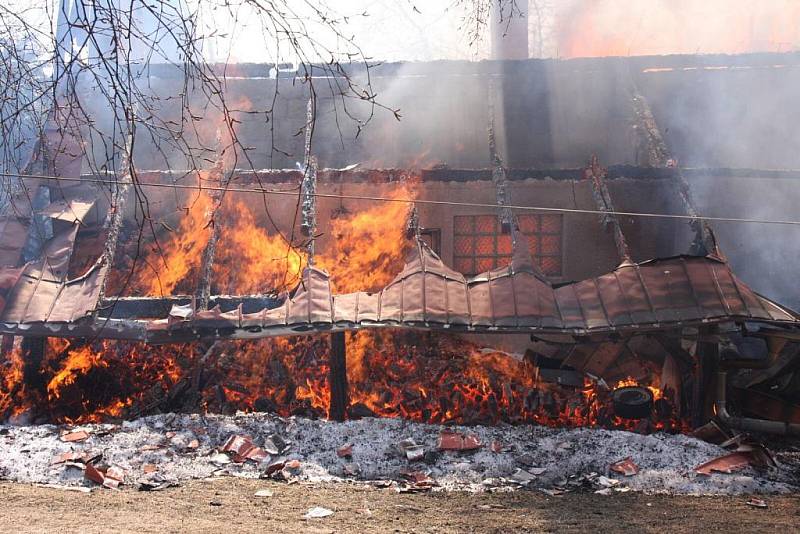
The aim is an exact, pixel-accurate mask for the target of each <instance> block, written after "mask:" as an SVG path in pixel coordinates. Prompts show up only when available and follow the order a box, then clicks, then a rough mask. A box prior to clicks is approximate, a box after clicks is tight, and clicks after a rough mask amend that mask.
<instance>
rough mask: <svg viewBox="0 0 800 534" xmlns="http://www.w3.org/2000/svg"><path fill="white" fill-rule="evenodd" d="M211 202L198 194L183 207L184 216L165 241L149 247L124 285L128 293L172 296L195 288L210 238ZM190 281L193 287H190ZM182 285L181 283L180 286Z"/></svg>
mask: <svg viewBox="0 0 800 534" xmlns="http://www.w3.org/2000/svg"><path fill="white" fill-rule="evenodd" d="M212 207H213V202H212V200H211V197H210V196H209V194H208V193H206V192H205V191H199V192H198V193H197V194H196V195H194V196H193V197H192V198H191V199H190V202H189V205H188V206H186V208H185V210H186V214H185V216H184V217H183V218H182V219H181V222H180V225H179V226H178V228H177V229H176V230H174V231H172V232H171V236H170V237H171V238H170V239H168V240H166V242H163V243H161V242H157V243H154V244H153V245H152V248H151V249H150V252H149V254H147V255H146V257H145V259H144V261H143V263H144V266H145V267H139V268H138V269H137V270H136V271H135V273H134V278H133V280H132V281H131V283H130V285H129V286H128V293H129V294H144V295H172V294H174V292H175V290H176V289H179V288H184V287H185V286H184V284H186V282H188V284H186V287H195V286H196V282H197V276H198V273H199V271H200V266H201V263H202V257H203V251H204V250H205V247H206V244H207V243H208V240H209V239H210V237H211V232H212V230H211V225H212V224H213V222H212V219H211V217H212V212H213V209H212ZM192 282H194V284H192ZM182 283H183V284H182Z"/></svg>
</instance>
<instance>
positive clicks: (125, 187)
mask: <svg viewBox="0 0 800 534" xmlns="http://www.w3.org/2000/svg"><path fill="white" fill-rule="evenodd" d="M796 61H797V59H796V57H795V56H793V55H765V56H756V55H744V56H734V57H727V56H707V57H706V56H676V57H663V58H652V57H650V58H629V59H597V60H574V61H561V62H559V61H539V60H526V61H497V62H489V63H481V64H464V65H461V64H448V63H444V64H421V65H404V64H399V65H398V64H389V65H384V66H382V67H381V68H380V69H378V70H377V71H373V72H372V75H373V76H375V77H376V80H377V81H376V83H378V84H379V85H381V84H382V85H383V86H384V87H385V88H386V89H387V91H389V92H391V91H392V90H395V91H397V94H398V95H405V96H404V98H406V99H407V101H404V102H400V106H401V108H402V109H407V110H408V112H407V116H406V117H405V118H404V119H403V121H401V122H400V123H399V124H400V125H402V126H397V123H396V121H395V119H394V118H388V117H387V118H382V119H376V120H375V121H373V122H371V123H369V124H368V125H367V126H366V128H367V133H368V134H369V135H363V136H361V137H356V139H355V140H354V141H352V140H347V141H345V139H350V137H347V136H342V135H340V133H338V132H340V130H339V128H342V126H341V125H340V124H337V121H336V111H335V107H334V106H335V104H336V103H335V100H334V99H327V100H326V99H320V100H319V101H314V102H313V105H314V106H316V120H315V121H314V127H313V129H312V128H311V127H310V122H309V121H308V117H309V116H310V110H311V108H312V101H311V100H309V98H308V94H306V93H305V92H304V89H303V88H302V87H292V86H290V85H287V86H286V87H285V88H282V89H281V91H284V98H283V100H282V102H283V104H282V105H284V106H285V107H284V109H282V110H280V113H279V114H280V115H281V117H280V118H281V120H282V121H283V122H282V123H281V124H282V126H281V128H279V129H277V130H274V129H272V126H271V125H265V124H264V123H260V122H259V121H258V119H257V116H256V118H253V115H254V114H251V113H250V111H249V110H251V109H257V108H258V107H259V106H260V105H261V102H259V99H265V98H269V95H270V94H271V93H273V92H274V91H276V90H277V89H276V88H277V87H278V86H279V85H280V84H281V83H282V81H285V80H291V79H292V78H293V77H295V76H296V75H297V74H296V73H294V72H288V71H286V70H285V69H284V70H275V71H273V72H269V69H268V68H267V67H265V66H263V65H242V66H240V67H239V69H238V72H237V76H235V77H231V78H230V79H228V80H227V81H226V94H227V98H228V100H229V101H231V102H237V104H236V106H237V111H235V112H234V113H233V114H232V115H233V119H232V120H231V119H230V118H226V117H223V116H217V117H216V119H215V118H214V112H213V111H212V110H209V116H208V117H206V118H205V122H204V123H203V124H204V126H203V128H201V129H200V130H199V131H196V132H195V134H194V135H196V136H197V137H198V139H199V140H200V141H202V143H201V144H203V145H204V146H207V147H209V148H208V157H207V158H205V164H204V165H202V167H203V168H202V169H200V170H181V169H186V168H189V167H190V165H189V164H188V163H187V162H186V161H185V160H181V159H180V157H176V156H175V155H174V154H164V153H162V152H160V151H159V147H158V146H157V145H156V144H154V143H151V144H148V143H146V142H142V143H140V144H138V145H137V146H136V147H135V148H134V151H133V152H132V154H131V158H132V160H133V161H134V162H138V163H136V167H135V168H134V167H127V168H128V169H129V171H128V172H127V173H123V174H121V175H112V174H110V173H108V172H105V171H98V170H97V169H91V168H90V167H89V166H88V165H87V162H86V161H87V160H86V157H85V155H86V152H87V150H92V151H95V152H96V151H98V150H100V148H98V147H87V146H86V142H85V141H83V140H82V137H81V136H80V135H79V133H76V132H80V129H81V125H75V124H71V123H70V120H71V119H70V118H69V114H68V113H65V109H63V108H59V109H57V110H56V111H55V112H54V113H53V114H52V115H51V119H50V122H49V129H48V130H47V132H46V134H45V135H44V136H43V137H42V138H41V139H40V142H39V143H38V145H37V147H36V148H35V149H34V151H33V152H32V155H31V159H30V163H29V165H28V167H27V168H28V173H27V174H28V175H29V179H25V180H24V181H23V182H21V187H20V189H19V190H18V191H17V193H16V195H17V199H16V200H17V202H11V203H9V206H14V207H15V209H13V210H12V209H7V210H6V211H5V213H4V215H3V217H2V226H1V227H0V228H2V239H1V240H0V241H1V242H2V249H0V252H2V256H1V257H0V260H1V261H0V263H2V266H3V267H2V271H1V272H2V277H1V278H0V280H2V286H0V287H2V301H0V303H1V305H0V307H1V308H2V309H1V310H0V330H1V331H2V333H3V335H4V337H3V339H4V342H3V349H2V350H3V357H4V358H5V364H4V367H3V376H2V381H0V409H2V413H3V419H4V420H10V421H31V422H90V421H104V420H116V419H121V418H134V417H138V416H142V415H148V414H155V413H164V412H176V411H177V412H218V413H229V412H233V411H236V410H245V411H271V412H277V413H279V414H282V415H306V416H310V417H330V418H332V419H337V420H344V419H357V418H361V417H366V416H387V417H401V418H407V419H412V420H416V421H423V422H434V423H453V422H454V423H465V424H476V423H484V424H492V423H498V422H509V423H526V422H527V423H541V424H546V425H553V426H597V427H603V428H614V429H630V430H637V431H639V432H642V433H648V432H652V431H655V430H666V431H670V432H689V431H692V430H693V429H695V428H699V427H702V426H703V425H704V424H705V423H707V422H708V421H711V420H715V421H717V423H718V424H720V425H722V426H729V427H731V428H735V429H740V430H747V431H754V432H773V433H781V434H797V433H798V430H800V426H798V425H800V408H798V407H797V405H796V404H794V403H795V402H796V401H797V391H798V389H797V376H798V375H797V361H798V360H797V358H796V355H797V350H798V347H797V345H796V340H797V339H798V335H800V329H799V327H800V317H799V316H798V315H797V314H796V313H795V312H794V311H792V310H791V309H790V308H788V307H786V306H784V305H782V304H780V303H779V302H778V301H777V300H775V299H770V298H767V297H766V296H764V295H762V294H760V293H758V292H757V291H755V290H754V289H752V288H751V287H750V284H751V283H752V282H750V283H748V282H746V281H745V280H744V279H742V278H740V277H739V276H737V274H736V272H735V271H736V269H735V268H732V265H733V266H734V267H735V265H736V263H737V261H738V262H742V257H741V255H738V254H739V253H738V251H734V252H733V254H734V257H733V258H732V260H731V261H729V259H728V256H727V251H726V248H725V235H726V232H729V231H730V230H729V229H728V228H727V227H726V228H725V230H724V231H723V232H722V233H721V237H722V238H721V239H718V237H717V234H716V233H715V228H714V227H713V226H712V222H710V221H707V220H705V219H703V218H702V217H701V216H700V215H699V214H698V213H699V210H698V207H697V206H696V204H695V200H694V199H693V191H692V189H693V188H692V184H694V183H703V181H704V180H705V181H707V182H709V183H714V180H719V179H721V178H723V179H725V180H728V181H729V182H731V183H732V184H733V185H731V187H736V180H737V178H741V177H742V176H746V175H754V176H762V175H766V174H770V173H774V171H758V170H750V171H747V172H744V171H741V170H730V169H726V168H725V167H726V161H728V160H727V159H726V158H728V157H729V156H730V154H727V153H726V152H725V150H724V149H720V148H719V146H716V147H715V146H714V144H713V140H704V141H702V142H703V143H705V146H704V148H703V150H704V157H706V158H710V159H713V157H719V162H720V163H719V167H716V168H696V167H695V168H684V167H683V162H684V161H688V162H690V163H691V162H693V161H696V158H697V154H696V152H694V150H695V149H696V147H697V144H698V143H699V142H700V141H699V140H698V139H697V138H696V136H697V135H698V134H699V132H698V130H697V125H696V124H695V123H692V124H688V125H687V124H680V123H676V124H672V123H671V122H670V120H671V119H670V116H669V112H668V111H664V110H665V109H666V108H667V106H666V104H665V103H666V102H668V101H670V99H673V100H674V99H676V98H683V99H686V100H687V101H688V102H690V101H691V98H692V97H691V94H687V91H686V90H685V89H684V88H683V86H682V85H680V83H679V82H676V81H675V79H676V77H677V78H680V77H683V78H685V79H693V78H694V77H696V76H700V75H699V74H697V72H700V73H704V74H702V75H703V76H708V77H709V78H711V77H712V76H723V75H728V76H731V77H734V78H735V79H736V81H737V83H739V84H740V85H742V86H743V87H747V85H748V84H751V83H754V82H753V80H751V79H748V78H747V77H746V76H745V75H742V74H741V72H740V71H739V70H735V69H737V68H738V67H737V66H741V67H742V68H743V67H744V66H747V68H748V69H750V70H749V71H747V72H752V71H754V70H756V69H760V70H768V71H769V72H771V73H772V71H773V70H780V72H781V74H780V75H781V76H783V77H784V78H785V79H786V80H788V81H786V80H784V83H789V82H790V81H791V79H793V78H794V77H796V76H797V75H796V74H795V71H796ZM776 64H781V65H789V66H788V67H786V68H784V67H776V66H775V65H776ZM770 69H772V70H770ZM721 72H722V74H720V73H721ZM679 73H683V74H679ZM173 74H174V73H173V72H172V71H171V70H170V67H167V66H163V67H162V68H161V69H160V70H158V69H156V70H155V71H154V72H151V73H150V76H151V78H152V79H151V82H152V83H153V86H154V87H155V88H156V89H155V90H156V91H161V92H162V93H163V94H171V93H172V92H175V91H177V89H176V88H175V87H174V84H176V83H179V79H178V78H176V77H174V76H173ZM312 74H313V73H312ZM411 83H413V85H414V87H415V91H414V92H409V91H399V90H397V87H403V86H404V85H407V84H411ZM709 83H720V82H718V81H716V82H709ZM454 92H458V94H459V103H458V104H457V107H455V106H456V105H455V104H454V103H453V101H452V98H451V95H452V94H454ZM689 93H690V91H689ZM92 113H93V114H94V116H95V117H96V120H97V121H98V122H99V123H102V122H103V121H104V120H108V117H107V113H108V110H102V109H97V110H92ZM777 120H778V119H777V118H776V121H777ZM226 121H228V122H227V123H226ZM224 124H235V128H233V130H234V131H235V134H236V135H237V136H238V140H237V141H238V142H239V145H238V146H239V147H245V148H246V149H245V148H241V149H236V148H233V149H232V148H230V147H231V146H232V144H231V140H230V139H227V138H226V135H227V136H230V133H226V132H227V130H226V129H225V128H224V127H223V126H222V125H224ZM665 124H666V125H667V126H666V127H664V126H663V125H665ZM710 124H711V125H712V126H715V127H721V126H724V124H722V125H721V124H714V123H713V122H711V123H710ZM294 126H296V127H294ZM359 127H360V126H359ZM312 130H313V137H312ZM297 131H304V132H305V136H302V135H300V136H298V135H296V132H297ZM703 134H704V137H705V133H704V132H703ZM268 136H271V137H268ZM693 136H694V137H693ZM712 137H713V136H712ZM267 138H270V139H271V141H270V142H269V146H266V145H267V144H266V143H264V141H263V139H267ZM720 146H721V144H720ZM112 152H113V151H112ZM95 156H96V154H95ZM105 156H106V157H110V158H111V159H114V158H119V157H121V155H120V154H117V153H111V154H106V155H105ZM735 156H736V155H734V159H735ZM764 157H766V158H773V159H774V158H778V159H781V158H783V159H784V160H786V161H787V162H788V163H787V166H791V161H790V159H791V157H796V154H794V155H792V154H788V153H787V154H770V155H767V156H764ZM787 158H788V159H787ZM706 161H708V159H707V160H706ZM743 161H744V163H743V164H740V163H739V162H738V160H737V161H736V165H737V166H739V165H741V166H743V167H746V166H748V165H752V167H754V168H755V167H757V166H758V161H755V160H754V159H750V160H747V159H744V160H743ZM141 162H149V163H150V164H149V165H148V166H143V164H142V163H141ZM243 162H244V163H246V165H243ZM298 162H299V164H298ZM751 162H753V163H751ZM122 168H125V166H124V165H123V166H122ZM260 169H265V170H260ZM276 169H277V170H276ZM25 198H27V199H30V201H29V202H23V199H25ZM137 198H139V199H141V198H146V199H147V207H146V212H143V211H142V210H143V208H142V204H141V203H140V202H137V201H136V200H135V199H137ZM727 235H729V234H727ZM750 278H752V277H750ZM755 283H756V285H757V284H758V283H759V281H758V280H757V279H756V280H755ZM789 298H790V299H792V298H793V297H789ZM778 300H780V299H778ZM729 373H730V374H732V375H733V376H730V377H729V376H728V374H729Z"/></svg>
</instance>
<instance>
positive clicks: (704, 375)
mask: <svg viewBox="0 0 800 534" xmlns="http://www.w3.org/2000/svg"><path fill="white" fill-rule="evenodd" d="M716 333H717V332H716V328H715V327H713V326H712V327H705V328H701V329H700V339H699V340H698V342H697V358H696V359H697V363H696V365H697V367H695V373H694V391H693V395H692V397H693V398H692V426H694V427H695V428H697V427H699V426H702V425H704V424H705V423H707V422H708V420H709V419H710V418H711V417H712V416H713V410H712V407H713V404H714V391H715V389H714V385H715V384H714V380H715V375H716V368H717V360H718V358H719V346H718V344H717V342H716V341H714V340H713V336H714V335H715V334H716Z"/></svg>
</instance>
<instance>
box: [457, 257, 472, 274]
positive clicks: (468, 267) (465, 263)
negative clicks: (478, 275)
mask: <svg viewBox="0 0 800 534" xmlns="http://www.w3.org/2000/svg"><path fill="white" fill-rule="evenodd" d="M453 267H454V268H455V270H456V271H458V272H460V273H467V274H473V273H475V262H474V261H473V259H472V258H456V261H455V262H454V265H453Z"/></svg>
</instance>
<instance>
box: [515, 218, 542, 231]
mask: <svg viewBox="0 0 800 534" xmlns="http://www.w3.org/2000/svg"><path fill="white" fill-rule="evenodd" d="M517 222H519V231H520V232H522V233H523V234H533V233H536V232H538V231H539V216H538V215H520V216H519V217H517Z"/></svg>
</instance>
